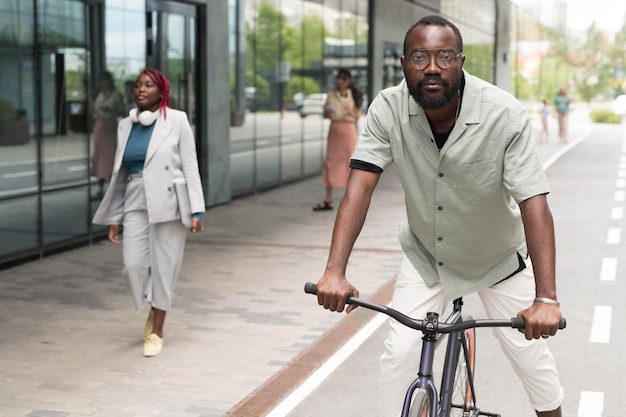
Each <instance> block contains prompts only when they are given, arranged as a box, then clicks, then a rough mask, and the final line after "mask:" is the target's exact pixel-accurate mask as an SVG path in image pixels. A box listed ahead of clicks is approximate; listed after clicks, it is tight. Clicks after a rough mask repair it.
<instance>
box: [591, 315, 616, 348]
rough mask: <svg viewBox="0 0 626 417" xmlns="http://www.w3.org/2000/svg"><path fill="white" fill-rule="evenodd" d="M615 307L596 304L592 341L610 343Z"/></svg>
mask: <svg viewBox="0 0 626 417" xmlns="http://www.w3.org/2000/svg"><path fill="white" fill-rule="evenodd" d="M612 315H613V307H611V306H596V307H595V309H594V311H593V322H592V323H591V335H590V336H589V341H590V342H591V343H609V342H610V341H611V317H612Z"/></svg>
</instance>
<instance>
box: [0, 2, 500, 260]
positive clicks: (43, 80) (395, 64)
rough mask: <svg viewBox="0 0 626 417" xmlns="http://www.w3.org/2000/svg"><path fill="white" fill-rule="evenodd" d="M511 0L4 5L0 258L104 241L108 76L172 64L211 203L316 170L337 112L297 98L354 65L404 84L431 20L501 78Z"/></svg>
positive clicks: (361, 78) (363, 75) (369, 75)
mask: <svg viewBox="0 0 626 417" xmlns="http://www.w3.org/2000/svg"><path fill="white" fill-rule="evenodd" d="M506 3H508V2H503V1H498V0H424V1H417V0H412V1H408V0H202V1H200V0H197V1H193V0H188V1H172V0H136V1H128V0H99V1H93V0H90V1H87V0H0V176H1V181H0V213H1V218H0V268H1V267H5V266H8V265H12V264H14V263H16V262H23V261H25V260H29V259H36V258H39V257H42V256H45V255H47V254H50V253H55V252H57V251H60V250H65V249H68V248H71V247H74V246H77V245H84V244H89V243H91V242H93V241H94V240H98V239H102V238H103V237H104V232H105V229H104V228H103V227H100V226H94V225H92V224H91V221H90V220H91V218H92V215H93V213H94V211H95V209H96V208H97V205H98V204H99V200H98V198H97V181H96V179H95V178H94V177H93V176H92V172H91V165H92V163H91V160H92V153H93V147H94V146H93V134H92V129H93V125H94V120H93V111H92V110H93V102H94V100H95V97H96V94H97V92H98V78H99V76H100V74H101V73H102V72H104V71H108V72H110V73H111V74H112V75H113V79H114V83H115V87H116V89H117V90H118V91H120V92H122V93H125V92H126V91H127V90H126V86H127V84H128V83H133V82H134V79H135V77H136V76H137V75H138V74H139V72H140V71H141V70H142V69H143V68H145V67H154V68H157V69H159V70H161V71H162V72H164V73H165V74H166V76H167V77H168V79H169V80H170V83H171V104H172V107H174V108H178V109H182V110H185V111H186V112H187V114H188V116H189V119H190V121H191V123H192V127H193V128H194V131H195V135H196V142H197V148H198V158H199V163H200V168H201V175H202V177H203V184H204V187H205V195H206V200H207V201H206V204H207V207H211V206H214V205H218V204H224V203H228V202H229V201H230V200H231V199H233V198H236V197H238V196H242V195H246V194H249V193H254V192H258V191H262V190H264V189H267V188H271V187H276V186H281V185H284V184H287V183H290V182H293V181H297V180H300V179H303V178H307V177H311V176H314V175H318V174H319V173H320V172H321V166H322V163H323V158H324V154H325V141H326V132H327V129H328V121H327V120H325V119H323V118H322V117H321V116H320V115H319V114H316V113H315V112H313V113H311V114H308V113H304V114H302V113H300V112H299V111H298V109H297V106H296V102H295V99H294V96H295V95H296V93H298V92H302V93H303V95H304V96H305V97H308V96H311V95H319V94H324V93H325V92H327V91H328V90H330V89H332V88H334V83H335V75H336V72H337V70H338V69H339V68H342V67H345V68H348V69H349V70H350V71H351V72H352V74H353V79H354V81H355V82H356V83H357V84H358V85H359V86H360V87H361V88H362V89H363V90H364V91H365V92H366V94H367V97H369V98H371V97H374V96H375V95H376V93H377V92H378V91H379V90H380V89H382V88H384V87H387V86H390V85H394V84H396V83H397V82H399V81H400V80H401V79H402V70H401V67H400V64H399V56H400V55H401V54H402V42H403V39H404V34H405V32H406V29H408V27H409V26H411V24H412V23H414V22H415V21H416V20H418V19H419V18H420V17H421V16H424V15H426V14H432V13H441V14H443V15H445V16H447V17H449V18H450V19H452V20H453V21H454V22H455V23H457V24H458V26H459V28H460V29H461V32H462V33H463V36H464V41H465V51H464V54H465V55H467V57H468V58H467V60H466V62H465V68H466V69H467V70H468V71H469V72H471V73H472V74H474V75H478V76H480V77H482V78H484V79H486V80H488V81H491V82H494V83H495V82H496V81H497V72H498V71H500V65H501V64H499V63H498V60H499V58H498V57H499V51H498V48H499V47H498V45H499V44H503V42H502V40H501V39H499V38H500V37H502V36H508V34H506V33H505V32H506V28H504V29H502V30H498V25H497V24H496V21H497V18H498V16H500V15H502V14H503V13H506V11H504V12H503V11H502V10H501V8H502V5H503V4H506ZM500 48H504V47H502V46H500ZM502 70H504V71H509V69H508V68H506V67H504V68H502ZM504 87H505V88H506V87H507V86H504ZM367 101H368V100H366V103H365V107H366V105H367ZM126 104H127V105H128V106H130V105H131V104H132V100H129V101H128V102H127V103H126ZM208 215H210V211H209V213H208Z"/></svg>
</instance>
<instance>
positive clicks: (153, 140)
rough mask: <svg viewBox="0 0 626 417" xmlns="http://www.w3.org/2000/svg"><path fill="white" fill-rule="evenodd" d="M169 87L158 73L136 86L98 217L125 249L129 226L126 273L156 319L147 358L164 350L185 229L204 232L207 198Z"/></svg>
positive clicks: (147, 331)
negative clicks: (167, 321)
mask: <svg viewBox="0 0 626 417" xmlns="http://www.w3.org/2000/svg"><path fill="white" fill-rule="evenodd" d="M169 88H170V85H169V82H168V80H167V78H166V77H165V75H163V74H162V73H161V72H159V71H157V70H154V69H146V70H144V71H143V72H142V73H141V74H139V76H138V77H137V80H136V81H135V87H134V89H133V94H134V98H135V102H136V104H137V108H133V109H131V110H130V112H129V115H128V117H126V118H124V119H123V120H122V121H120V123H119V127H118V131H117V141H118V146H117V152H116V154H115V162H114V164H113V176H112V178H111V187H109V189H108V190H107V192H106V194H105V195H104V198H103V199H102V202H101V204H100V207H98V210H97V212H96V214H95V216H94V219H93V222H94V223H96V224H105V225H108V226H109V227H108V239H109V241H111V242H112V243H114V244H119V243H120V241H121V239H120V237H121V236H120V225H123V226H124V235H123V245H122V254H123V258H124V270H123V273H124V275H126V276H127V278H128V282H129V284H130V289H131V294H132V297H133V301H134V303H135V308H136V309H137V310H138V311H141V310H142V309H143V306H144V302H145V301H147V302H148V303H149V304H150V313H149V315H148V320H147V321H146V325H145V326H144V348H143V355H144V356H156V355H158V354H159V353H161V350H162V349H163V325H164V323H165V316H166V314H167V311H168V310H170V308H171V305H172V296H173V293H174V286H175V284H176V281H177V279H178V274H179V272H180V267H181V264H182V259H183V252H184V249H185V240H186V236H187V230H191V232H192V233H197V232H200V231H202V230H203V225H202V219H203V214H204V210H205V202H204V194H203V190H202V183H201V180H200V172H199V169H198V158H197V155H196V144H195V140H194V136H193V131H192V129H191V125H190V124H189V120H188V119H187V114H186V113H184V112H182V111H179V110H174V109H172V108H170V107H169V102H170V101H169V100H170V98H169Z"/></svg>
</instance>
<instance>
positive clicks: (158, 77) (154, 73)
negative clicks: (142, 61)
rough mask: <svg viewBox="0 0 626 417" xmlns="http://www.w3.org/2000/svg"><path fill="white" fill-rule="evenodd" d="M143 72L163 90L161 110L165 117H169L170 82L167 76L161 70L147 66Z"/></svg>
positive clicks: (160, 102) (160, 103)
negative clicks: (167, 111)
mask: <svg viewBox="0 0 626 417" xmlns="http://www.w3.org/2000/svg"><path fill="white" fill-rule="evenodd" d="M142 74H146V75H147V76H148V77H150V79H151V80H152V82H153V83H154V84H155V85H156V86H157V87H159V90H161V101H159V110H161V111H162V112H163V118H164V119H166V118H167V114H166V112H165V109H166V108H168V107H170V82H169V81H168V80H167V77H166V76H165V75H164V74H163V73H162V72H161V71H159V70H156V69H151V68H146V69H145V70H143V71H142Z"/></svg>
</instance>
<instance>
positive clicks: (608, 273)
mask: <svg viewBox="0 0 626 417" xmlns="http://www.w3.org/2000/svg"><path fill="white" fill-rule="evenodd" d="M616 275H617V258H603V259H602V267H601V269H600V281H615V276H616Z"/></svg>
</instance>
